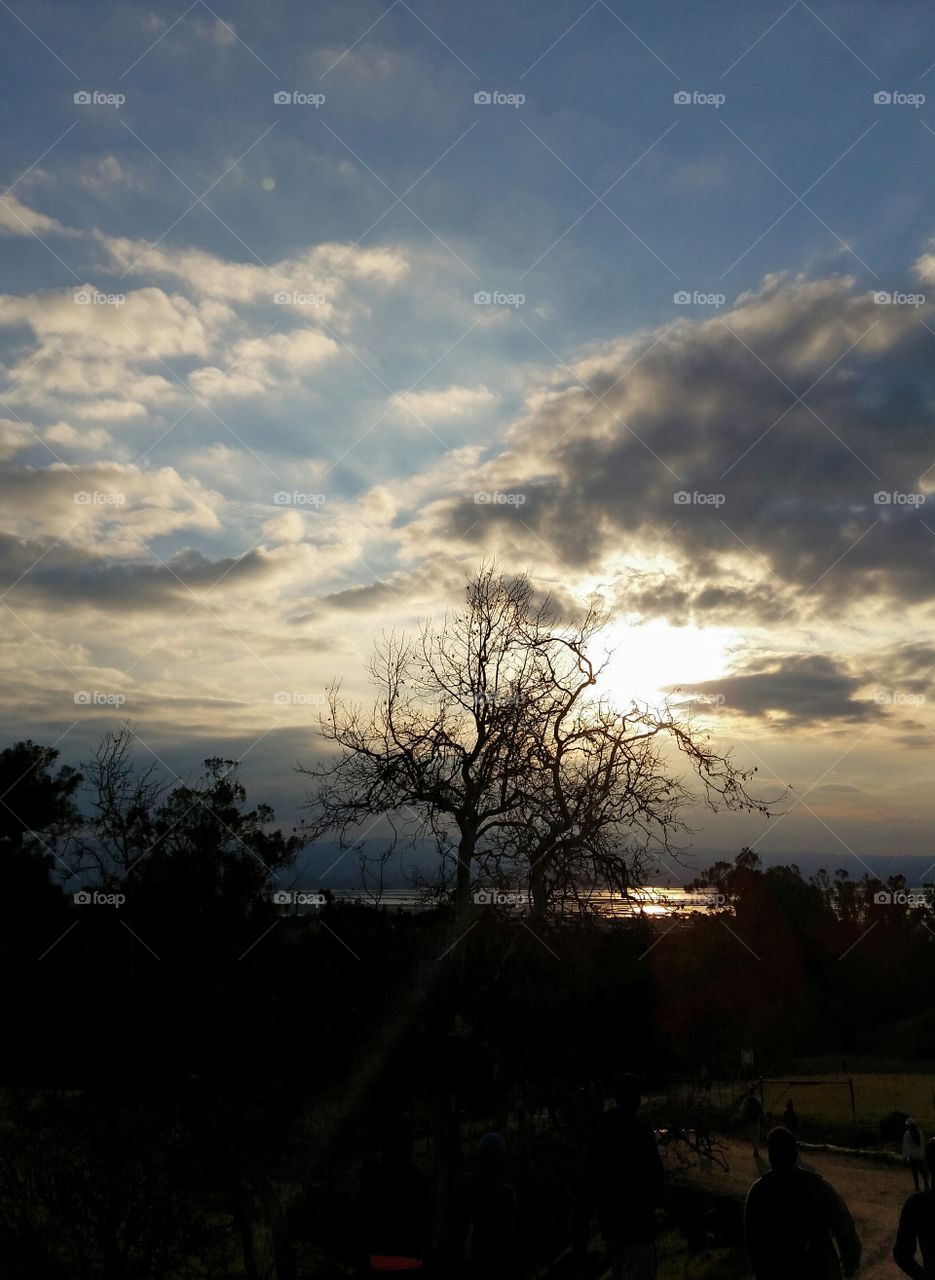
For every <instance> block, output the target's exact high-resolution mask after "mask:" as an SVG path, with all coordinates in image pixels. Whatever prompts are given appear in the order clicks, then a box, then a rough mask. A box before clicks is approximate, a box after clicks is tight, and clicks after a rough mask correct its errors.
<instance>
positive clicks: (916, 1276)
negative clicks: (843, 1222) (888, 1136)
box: [893, 1138, 935, 1280]
mask: <svg viewBox="0 0 935 1280" xmlns="http://www.w3.org/2000/svg"><path fill="white" fill-rule="evenodd" d="M925 1163H926V1166H927V1168H928V1171H929V1173H930V1174H931V1175H932V1181H933V1182H935V1138H929V1140H928V1142H927V1143H926V1144H925ZM917 1251H918V1253H920V1254H921V1256H922V1262H921V1263H919V1262H917V1261H916V1252H917ZM893 1261H894V1262H895V1263H896V1265H897V1267H899V1269H900V1271H902V1272H903V1273H904V1274H905V1275H907V1276H911V1277H912V1280H932V1277H935V1191H929V1190H928V1189H927V1188H926V1190H925V1191H917V1192H916V1193H915V1195H912V1196H910V1197H909V1199H908V1200H907V1201H906V1203H905V1204H904V1205H903V1211H902V1213H901V1214H900V1216H899V1228H898V1230H897V1232H896V1244H895V1245H894V1247H893Z"/></svg>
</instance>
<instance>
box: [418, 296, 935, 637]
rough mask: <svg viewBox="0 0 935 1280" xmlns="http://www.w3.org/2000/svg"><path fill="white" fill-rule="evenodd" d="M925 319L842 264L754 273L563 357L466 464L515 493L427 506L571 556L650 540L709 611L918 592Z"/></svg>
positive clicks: (454, 522) (932, 564)
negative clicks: (879, 296)
mask: <svg viewBox="0 0 935 1280" xmlns="http://www.w3.org/2000/svg"><path fill="white" fill-rule="evenodd" d="M927 316H928V312H927V311H926V310H924V309H915V308H912V307H906V306H893V305H890V306H882V305H875V304H874V301H873V295H872V294H866V293H865V294H860V293H858V292H857V291H856V290H855V287H854V285H853V282H852V281H851V280H849V279H847V278H843V277H833V278H830V279H825V280H820V281H804V280H795V281H776V280H773V281H769V282H767V284H766V286H765V287H764V288H763V290H762V291H761V292H760V293H758V294H756V295H751V296H747V297H744V298H742V299H740V300H739V302H738V305H737V306H736V307H735V308H734V309H733V310H731V311H729V312H725V313H724V314H723V315H719V316H716V317H714V318H711V319H707V320H703V321H693V322H680V323H678V324H677V325H675V326H674V327H673V328H672V329H671V330H670V331H669V332H668V333H666V334H663V335H660V333H654V334H650V335H647V336H645V337H644V338H642V339H640V340H639V341H638V342H627V343H621V344H619V345H618V346H617V347H613V348H610V349H608V350H606V351H604V352H602V353H600V354H599V355H597V356H593V357H590V358H589V359H587V360H583V361H581V362H579V364H578V365H577V366H576V367H575V370H574V372H575V374H576V375H577V377H578V379H579V385H574V384H573V383H571V382H569V383H567V384H566V385H565V386H564V387H559V388H557V389H556V390H554V391H549V392H548V394H542V395H540V396H539V397H537V398H536V399H535V400H534V401H532V402H531V404H530V410H529V413H528V414H527V416H526V417H525V418H524V419H523V420H522V421H521V422H519V423H517V424H516V425H515V427H514V429H513V431H512V433H511V436H510V439H509V451H508V452H504V453H502V454H501V455H500V457H498V458H497V459H495V460H493V461H492V462H491V463H490V464H488V466H487V467H485V468H484V469H483V471H482V472H481V473H480V474H479V476H478V477H474V478H472V484H475V481H476V482H477V483H476V485H475V487H479V486H480V484H483V487H484V488H485V489H488V490H494V489H496V490H498V491H501V492H507V493H509V492H518V493H521V494H522V495H523V497H524V501H523V502H522V503H521V504H520V505H514V506H511V505H508V504H507V503H506V502H505V501H504V502H502V503H501V504H500V505H495V504H493V503H487V504H485V505H478V504H477V503H476V502H475V501H474V498H473V495H471V494H467V493H466V494H465V496H464V497H463V498H460V499H458V498H456V499H451V500H449V501H447V502H445V503H439V504H437V505H436V507H435V508H434V511H433V512H432V513H431V515H432V517H433V518H434V519H435V521H436V523H437V525H438V526H440V528H441V530H442V531H443V533H444V534H445V535H446V536H447V537H454V538H458V539H465V540H466V541H469V542H473V543H474V544H476V545H478V546H484V547H486V546H493V545H496V544H497V543H498V542H502V541H504V540H507V539H508V540H510V541H511V542H517V543H520V544H524V545H526V546H527V547H528V548H534V547H536V546H537V545H538V546H539V547H540V548H541V547H543V545H544V546H546V547H548V548H549V549H551V551H552V554H553V555H554V556H555V557H556V558H557V559H558V560H560V562H561V563H563V564H565V565H567V566H569V567H571V568H576V569H591V570H594V569H597V568H599V566H600V565H601V564H602V563H603V562H605V560H606V558H607V557H608V556H609V555H621V556H623V557H624V558H626V557H628V556H631V555H632V556H637V555H638V554H639V553H641V552H645V551H646V550H648V549H654V550H656V551H657V552H660V551H661V552H664V553H666V554H667V555H669V556H670V557H674V558H675V559H676V560H677V561H679V562H680V563H681V569H680V580H679V582H678V583H677V589H678V590H679V591H680V593H681V599H682V606H683V607H684V609H685V610H687V611H690V612H692V613H695V614H697V615H699V618H700V616H701V615H709V616H708V620H709V621H710V620H713V619H712V618H711V616H710V615H715V614H718V613H722V614H723V613H730V612H732V611H736V610H738V609H740V608H743V607H744V604H745V605H746V610H747V615H748V616H749V617H751V618H757V617H759V618H760V619H761V620H763V621H771V620H775V619H776V617H777V611H778V613H779V614H780V615H781V613H782V612H785V611H786V610H787V608H788V605H786V606H785V607H784V609H782V610H779V609H778V601H779V599H780V597H781V596H783V595H786V594H788V595H789V597H790V599H791V601H792V602H793V603H795V602H796V601H797V602H798V603H797V608H798V610H799V612H800V613H808V612H812V613H814V612H815V611H817V610H819V609H820V608H823V607H826V606H828V605H829V604H832V605H834V606H836V607H842V606H845V605H849V604H855V603H858V602H861V601H863V602H867V601H868V600H877V601H879V602H882V601H883V600H890V601H893V600H898V601H902V602H904V603H911V602H914V601H921V600H927V599H929V598H931V596H932V595H933V592H935V511H933V512H932V515H931V518H927V512H928V510H929V508H931V507H932V506H933V505H935V495H933V496H932V500H931V501H928V502H926V501H925V498H926V495H925V489H926V487H927V486H928V485H929V484H935V471H930V469H931V468H932V467H933V460H935V453H933V443H935V336H933V334H932V333H931V332H930V331H929V330H928V329H927V328H926V327H925V325H923V324H922V323H921V320H922V319H923V318H927ZM582 384H586V386H585V385H582ZM797 397H803V400H804V403H803V402H797ZM879 493H883V494H888V495H889V501H887V502H883V503H880V502H877V501H875V496H876V495H877V494H879ZM677 494H680V495H684V497H683V498H682V499H677V498H676V495H677ZM928 526H931V528H930V527H928ZM743 577H747V578H749V579H750V580H751V583H752V584H756V586H757V592H756V594H755V595H750V593H749V589H748V587H749V585H751V584H748V583H744V582H743V581H741V580H739V578H743ZM669 585H670V586H671V585H672V584H671V583H670V584H669ZM742 596H745V597H746V600H745V601H744V599H742V598H741V597H742ZM657 605H658V611H659V612H661V613H666V612H667V611H669V602H668V601H667V599H666V597H665V596H662V597H661V598H660V599H659V600H657Z"/></svg>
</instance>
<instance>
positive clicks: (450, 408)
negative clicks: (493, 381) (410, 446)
mask: <svg viewBox="0 0 935 1280" xmlns="http://www.w3.org/2000/svg"><path fill="white" fill-rule="evenodd" d="M498 398H499V397H498V396H496V395H494V393H493V392H492V391H488V389H487V388H486V387H476V388H473V387H458V386H451V387H444V388H442V389H440V390H438V391H403V392H400V393H399V394H398V395H396V396H394V397H393V403H394V406H396V407H397V408H398V409H399V411H400V413H401V415H402V416H403V417H406V418H409V419H410V420H413V421H416V420H418V419H422V420H423V421H427V422H444V421H446V420H447V419H449V418H461V417H464V416H465V415H466V414H470V413H479V412H483V411H484V410H485V409H490V408H492V406H493V405H495V404H496V403H497V401H498Z"/></svg>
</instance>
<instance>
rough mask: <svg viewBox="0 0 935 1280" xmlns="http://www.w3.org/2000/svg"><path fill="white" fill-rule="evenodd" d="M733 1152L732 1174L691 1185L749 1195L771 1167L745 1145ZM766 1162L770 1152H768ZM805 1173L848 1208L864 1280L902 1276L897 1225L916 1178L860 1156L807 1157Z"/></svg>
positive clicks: (696, 1178) (697, 1178)
mask: <svg viewBox="0 0 935 1280" xmlns="http://www.w3.org/2000/svg"><path fill="white" fill-rule="evenodd" d="M725 1145H726V1146H727V1148H728V1154H727V1159H728V1163H729V1165H730V1170H729V1172H728V1173H724V1172H723V1171H722V1170H720V1169H717V1168H715V1169H714V1171H713V1172H712V1173H710V1174H703V1173H701V1172H700V1171H699V1170H697V1169H696V1170H692V1172H691V1173H690V1174H689V1175H688V1176H689V1178H690V1179H691V1181H693V1182H696V1183H700V1184H703V1185H705V1186H706V1187H708V1188H709V1189H711V1190H716V1189H718V1188H719V1187H720V1188H725V1189H727V1188H730V1190H731V1191H736V1192H739V1193H740V1194H746V1191H747V1189H748V1188H749V1186H750V1184H751V1183H752V1182H753V1181H754V1180H755V1179H756V1178H757V1177H759V1175H760V1174H761V1173H765V1172H766V1170H767V1168H768V1165H767V1164H766V1163H765V1160H761V1161H760V1165H759V1168H758V1167H757V1165H756V1163H755V1162H754V1159H753V1156H752V1154H751V1152H750V1148H749V1147H748V1146H747V1145H746V1143H741V1142H733V1141H730V1140H725ZM762 1154H763V1156H765V1150H764V1151H763V1153H762ZM802 1164H803V1166H804V1167H805V1168H808V1169H815V1170H817V1172H818V1173H820V1174H821V1175H822V1177H824V1178H827V1180H828V1181H829V1182H830V1183H832V1184H833V1186H834V1187H835V1188H836V1189H837V1190H838V1191H839V1192H840V1193H841V1195H842V1196H843V1197H844V1199H845V1201H846V1202H847V1206H848V1208H849V1209H850V1211H851V1213H852V1214H853V1215H854V1220H855V1222H856V1223H857V1231H858V1234H859V1235H860V1238H861V1241H862V1242H863V1246H864V1252H863V1261H862V1263H861V1268H860V1277H861V1280H894V1277H897V1276H900V1275H902V1272H901V1271H900V1270H899V1269H898V1267H897V1266H896V1264H895V1263H894V1262H893V1259H892V1249H893V1241H894V1240H895V1238H896V1225H897V1223H898V1222H899V1213H900V1210H901V1209H902V1206H903V1202H904V1201H905V1200H906V1198H907V1197H908V1196H909V1195H911V1194H912V1190H913V1187H912V1175H911V1174H910V1172H909V1170H908V1169H906V1168H903V1167H901V1166H897V1167H891V1166H890V1165H884V1164H877V1163H876V1162H875V1161H873V1160H861V1159H860V1158H858V1157H856V1156H839V1155H828V1154H826V1153H824V1152H816V1151H806V1152H803V1153H802Z"/></svg>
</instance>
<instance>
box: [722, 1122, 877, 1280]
mask: <svg viewBox="0 0 935 1280" xmlns="http://www.w3.org/2000/svg"><path fill="white" fill-rule="evenodd" d="M766 1150H767V1154H768V1155H769V1163H770V1169H769V1172H768V1173H764V1174H763V1176H762V1178H757V1180H756V1182H754V1184H753V1186H752V1187H751V1188H750V1190H749V1192H748V1193H747V1202H746V1205H745V1206H744V1238H745V1241H746V1246H747V1254H748V1256H749V1258H750V1263H751V1265H752V1267H753V1274H754V1275H755V1277H756V1280H793V1278H794V1280H840V1277H841V1276H844V1277H845V1278H846V1277H850V1276H853V1275H856V1273H857V1268H858V1267H859V1266H860V1255H861V1244H860V1239H859V1237H858V1235H857V1229H856V1227H855V1226H854V1219H853V1218H852V1217H851V1214H850V1211H849V1210H848V1208H847V1205H846V1204H845V1203H844V1201H843V1200H842V1199H841V1197H840V1196H839V1195H838V1193H837V1191H835V1189H834V1187H832V1185H831V1184H830V1182H826V1181H825V1179H824V1178H823V1177H822V1176H821V1175H820V1174H818V1173H814V1172H812V1171H810V1170H805V1169H801V1168H799V1167H797V1164H796V1161H797V1160H798V1156H799V1149H798V1146H797V1144H796V1141H795V1138H794V1137H793V1136H792V1134H791V1133H790V1132H789V1130H788V1129H783V1128H781V1127H779V1128H775V1129H772V1130H770V1133H769V1136H768V1137H767V1139H766Z"/></svg>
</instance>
